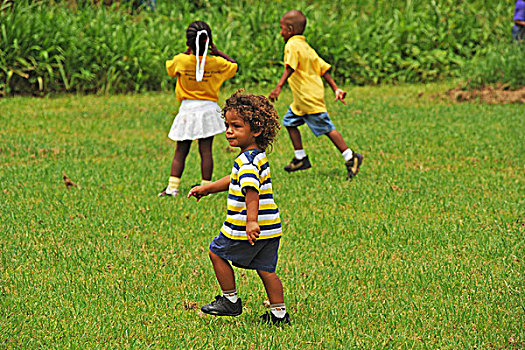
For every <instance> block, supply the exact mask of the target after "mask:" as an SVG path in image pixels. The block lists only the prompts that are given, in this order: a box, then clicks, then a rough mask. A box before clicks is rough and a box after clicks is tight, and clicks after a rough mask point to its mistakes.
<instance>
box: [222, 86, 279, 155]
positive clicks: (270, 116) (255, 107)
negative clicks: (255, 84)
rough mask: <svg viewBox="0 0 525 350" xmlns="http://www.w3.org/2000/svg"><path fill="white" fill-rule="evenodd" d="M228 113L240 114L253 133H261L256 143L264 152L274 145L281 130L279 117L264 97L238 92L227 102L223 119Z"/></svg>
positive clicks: (240, 90)
mask: <svg viewBox="0 0 525 350" xmlns="http://www.w3.org/2000/svg"><path fill="white" fill-rule="evenodd" d="M228 111H235V112H237V113H239V115H240V116H241V117H242V119H243V120H244V122H245V123H248V124H250V129H251V130H252V131H253V132H259V131H261V134H260V135H259V136H257V137H256V138H255V143H256V144H257V147H259V148H260V149H262V150H266V148H268V146H270V145H271V144H272V143H273V141H274V140H275V137H276V136H277V132H278V131H279V129H280V128H281V125H280V124H279V121H278V119H279V116H278V115H277V112H276V111H275V108H273V105H272V104H271V103H270V101H268V99H267V98H266V97H265V96H262V95H252V94H244V89H239V90H237V91H236V92H235V93H234V94H233V95H232V96H231V97H230V98H229V99H227V100H226V104H225V105H224V108H223V109H222V113H223V117H224V116H225V115H226V112H228Z"/></svg>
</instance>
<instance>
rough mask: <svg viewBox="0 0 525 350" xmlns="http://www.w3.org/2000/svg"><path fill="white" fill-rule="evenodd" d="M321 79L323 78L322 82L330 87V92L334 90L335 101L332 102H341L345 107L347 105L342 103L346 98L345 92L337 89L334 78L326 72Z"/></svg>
mask: <svg viewBox="0 0 525 350" xmlns="http://www.w3.org/2000/svg"><path fill="white" fill-rule="evenodd" d="M323 78H324V80H326V82H327V83H328V85H330V87H331V88H332V90H334V94H335V100H334V101H341V102H342V103H343V104H345V105H346V104H347V103H346V102H345V101H344V99H345V97H346V91H343V90H341V89H339V88H338V87H337V84H336V83H335V81H334V78H332V76H331V75H330V73H328V72H326V73H324V74H323Z"/></svg>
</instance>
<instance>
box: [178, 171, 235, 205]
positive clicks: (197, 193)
mask: <svg viewBox="0 0 525 350" xmlns="http://www.w3.org/2000/svg"><path fill="white" fill-rule="evenodd" d="M229 186H230V175H228V176H225V177H223V178H222V179H220V180H217V181H214V182H212V183H210V184H207V185H204V186H195V187H193V188H192V189H191V190H190V192H188V198H190V197H191V196H194V197H195V198H197V202H198V201H199V199H201V198H202V197H204V196H207V195H209V194H210V193H217V192H223V191H227V190H228V187H229Z"/></svg>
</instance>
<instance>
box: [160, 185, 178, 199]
mask: <svg viewBox="0 0 525 350" xmlns="http://www.w3.org/2000/svg"><path fill="white" fill-rule="evenodd" d="M178 194H179V190H178V189H173V190H170V189H169V188H168V187H166V188H165V189H164V191H162V192H161V193H159V197H164V196H171V197H176V196H178Z"/></svg>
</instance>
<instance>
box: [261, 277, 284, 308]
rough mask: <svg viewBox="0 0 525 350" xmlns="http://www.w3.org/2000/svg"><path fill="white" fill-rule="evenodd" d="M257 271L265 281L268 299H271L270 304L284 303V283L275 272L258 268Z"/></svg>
mask: <svg viewBox="0 0 525 350" xmlns="http://www.w3.org/2000/svg"><path fill="white" fill-rule="evenodd" d="M257 273H258V274H259V277H261V280H262V281H263V284H264V289H266V294H267V295H268V299H270V304H282V303H284V295H283V284H282V283H281V280H280V279H279V277H277V275H276V274H275V272H266V271H262V270H257Z"/></svg>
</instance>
